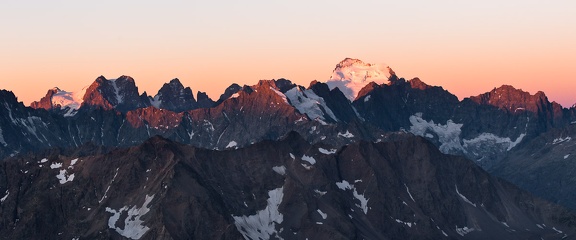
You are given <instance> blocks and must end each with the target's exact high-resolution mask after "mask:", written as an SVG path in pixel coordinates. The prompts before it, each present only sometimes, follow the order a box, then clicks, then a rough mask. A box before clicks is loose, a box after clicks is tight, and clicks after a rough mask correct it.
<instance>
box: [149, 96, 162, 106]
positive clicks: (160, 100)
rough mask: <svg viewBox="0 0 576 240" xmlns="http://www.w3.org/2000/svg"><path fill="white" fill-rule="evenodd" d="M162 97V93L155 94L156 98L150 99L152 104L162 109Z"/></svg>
mask: <svg viewBox="0 0 576 240" xmlns="http://www.w3.org/2000/svg"><path fill="white" fill-rule="evenodd" d="M160 97H162V93H158V94H156V96H154V98H152V99H150V105H152V106H153V107H155V108H158V109H160V105H161V104H162V99H160Z"/></svg>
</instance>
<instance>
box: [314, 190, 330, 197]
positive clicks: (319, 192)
mask: <svg viewBox="0 0 576 240" xmlns="http://www.w3.org/2000/svg"><path fill="white" fill-rule="evenodd" d="M314 192H315V193H317V194H318V195H320V196H324V195H326V193H328V192H327V191H324V192H322V191H320V190H318V189H314Z"/></svg>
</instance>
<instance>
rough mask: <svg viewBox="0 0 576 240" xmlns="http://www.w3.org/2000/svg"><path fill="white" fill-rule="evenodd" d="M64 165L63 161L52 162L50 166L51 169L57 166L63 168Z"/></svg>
mask: <svg viewBox="0 0 576 240" xmlns="http://www.w3.org/2000/svg"><path fill="white" fill-rule="evenodd" d="M61 167H62V163H52V164H50V168H51V169H56V168H61Z"/></svg>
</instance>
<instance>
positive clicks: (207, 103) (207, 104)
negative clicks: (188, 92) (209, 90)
mask: <svg viewBox="0 0 576 240" xmlns="http://www.w3.org/2000/svg"><path fill="white" fill-rule="evenodd" d="M196 99H197V105H198V108H211V107H213V106H214V104H216V102H214V101H213V100H212V99H211V98H210V97H208V94H206V92H201V91H198V93H196Z"/></svg>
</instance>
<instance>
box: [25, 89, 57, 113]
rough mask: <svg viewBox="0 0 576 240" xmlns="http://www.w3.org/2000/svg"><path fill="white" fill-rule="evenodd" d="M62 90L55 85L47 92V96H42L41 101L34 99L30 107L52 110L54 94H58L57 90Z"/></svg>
mask: <svg viewBox="0 0 576 240" xmlns="http://www.w3.org/2000/svg"><path fill="white" fill-rule="evenodd" d="M59 91H60V88H58V87H54V88H52V89H49V90H48V92H47V93H46V96H44V97H42V98H41V99H40V100H39V101H34V102H32V103H31V104H30V107H32V108H34V109H40V108H42V109H46V110H50V109H52V96H54V94H56V93H57V92H59Z"/></svg>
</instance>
